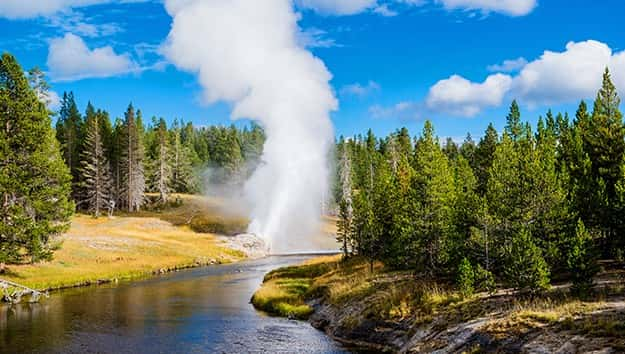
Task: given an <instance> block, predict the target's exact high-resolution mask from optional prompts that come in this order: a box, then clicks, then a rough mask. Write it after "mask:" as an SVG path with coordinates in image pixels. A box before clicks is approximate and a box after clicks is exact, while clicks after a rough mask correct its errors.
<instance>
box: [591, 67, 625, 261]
mask: <svg viewBox="0 0 625 354" xmlns="http://www.w3.org/2000/svg"><path fill="white" fill-rule="evenodd" d="M619 104H620V99H619V96H618V94H617V92H616V88H615V87H614V84H613V83H612V80H611V77H610V72H609V71H608V70H607V69H606V71H605V73H604V74H603V84H602V87H601V89H600V90H599V92H598V93H597V98H596V99H595V103H594V107H593V112H592V116H591V120H590V124H589V129H588V130H587V131H586V132H585V134H584V135H583V137H584V143H585V149H586V151H587V153H588V156H589V157H590V160H591V161H592V174H593V178H594V180H595V183H596V187H595V188H596V189H598V190H601V189H604V192H605V197H604V198H603V202H602V205H600V206H599V208H598V209H597V211H598V212H599V213H600V214H599V215H598V219H600V220H601V224H600V225H598V226H599V227H600V228H601V231H602V233H603V236H604V240H605V242H606V245H605V246H606V247H603V249H604V250H609V249H611V248H614V247H610V246H616V245H617V244H618V243H619V239H625V236H624V234H625V230H618V228H619V227H618V222H617V221H618V220H619V219H620V218H621V215H619V213H620V211H619V208H618V197H617V191H616V185H617V183H618V181H619V179H620V176H621V164H622V161H623V155H624V154H625V128H624V127H623V116H622V113H621V112H620V110H619ZM606 255H607V254H606Z"/></svg>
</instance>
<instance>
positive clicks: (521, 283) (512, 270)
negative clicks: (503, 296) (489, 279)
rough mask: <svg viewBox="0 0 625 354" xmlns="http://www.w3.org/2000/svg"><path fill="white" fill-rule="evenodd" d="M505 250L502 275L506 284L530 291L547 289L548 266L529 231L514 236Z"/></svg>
mask: <svg viewBox="0 0 625 354" xmlns="http://www.w3.org/2000/svg"><path fill="white" fill-rule="evenodd" d="M505 248H506V249H505V251H506V255H505V256H506V264H505V266H504V275H505V277H506V281H507V283H508V284H510V285H511V286H513V287H515V288H517V289H527V290H530V291H538V290H543V289H546V288H548V286H549V266H548V265H547V262H545V259H544V258H543V256H542V251H541V250H540V248H539V247H538V246H537V245H536V242H535V241H534V239H533V237H532V234H531V233H530V232H529V230H527V229H523V230H521V231H520V232H519V233H517V234H516V235H514V237H512V239H511V240H510V244H509V245H508V246H507V247H505Z"/></svg>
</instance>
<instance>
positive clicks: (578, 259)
mask: <svg viewBox="0 0 625 354" xmlns="http://www.w3.org/2000/svg"><path fill="white" fill-rule="evenodd" d="M567 265H568V268H569V271H570V272H571V280H572V281H573V286H572V287H571V292H572V293H573V294H574V295H577V296H580V297H585V296H588V294H589V293H590V290H591V289H592V287H593V285H594V276H595V274H597V272H598V271H599V267H598V265H597V257H596V253H595V250H594V246H593V238H592V235H591V234H590V233H589V232H588V231H587V230H586V227H585V226H584V223H583V222H582V221H581V220H578V221H577V227H576V228H575V234H574V235H573V237H571V240H570V245H569V249H568V254H567Z"/></svg>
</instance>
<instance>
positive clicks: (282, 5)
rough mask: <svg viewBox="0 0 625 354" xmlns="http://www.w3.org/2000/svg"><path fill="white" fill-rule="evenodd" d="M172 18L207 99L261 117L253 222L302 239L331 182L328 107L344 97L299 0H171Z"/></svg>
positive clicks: (169, 48)
mask: <svg viewBox="0 0 625 354" xmlns="http://www.w3.org/2000/svg"><path fill="white" fill-rule="evenodd" d="M165 4H166V8H167V11H168V12H169V14H170V15H171V16H172V17H173V24H172V29H171V32H170V33H169V37H168V40H167V43H166V44H165V45H164V48H163V51H164V53H165V55H166V56H167V57H168V58H169V60H170V61H172V62H173V63H174V64H175V65H176V66H178V67H179V68H181V69H183V70H187V71H190V72H194V73H197V75H198V77H199V81H200V83H201V85H202V86H203V88H204V98H205V99H206V100H207V101H208V102H216V101H228V102H232V104H233V111H232V118H233V119H238V118H251V119H254V120H257V121H259V122H260V123H261V124H262V126H263V128H264V129H265V132H266V134H267V141H266V143H265V147H264V154H263V157H262V160H263V162H262V164H261V166H260V167H259V168H258V169H257V170H256V172H255V173H254V175H253V176H252V177H251V178H250V180H249V181H247V183H246V186H245V196H246V198H247V199H248V201H249V203H250V204H251V219H252V223H251V225H250V232H253V233H256V234H257V235H260V236H262V237H264V238H265V239H266V240H267V241H268V242H269V243H270V245H271V247H272V250H273V251H285V250H294V249H300V250H301V249H303V248H305V247H306V244H305V238H306V237H307V236H310V235H311V234H312V233H313V232H315V231H316V228H317V227H318V222H319V216H320V210H321V203H322V197H323V195H324V192H325V191H327V189H328V182H327V181H328V163H327V152H328V150H329V148H330V146H331V144H332V141H333V139H332V136H333V131H332V125H331V123H330V119H329V112H330V111H332V110H334V109H336V106H337V102H336V99H335V97H334V93H333V91H332V89H331V88H330V85H329V81H330V79H331V74H330V73H329V72H328V70H327V69H326V67H325V65H324V63H323V62H322V61H321V60H319V59H318V58H316V57H314V56H313V55H312V54H311V53H310V52H308V51H307V50H306V49H305V48H303V47H301V45H300V44H298V37H299V33H300V29H299V27H298V24H297V21H298V14H296V13H295V11H294V9H293V3H292V2H291V0H262V1H259V0H166V2H165Z"/></svg>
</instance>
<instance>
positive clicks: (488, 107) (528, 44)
mask: <svg viewBox="0 0 625 354" xmlns="http://www.w3.org/2000/svg"><path fill="white" fill-rule="evenodd" d="M170 1H177V0H170ZM5 2H6V3H5ZM293 6H294V7H295V9H296V11H298V12H299V13H300V17H301V18H300V21H299V26H300V28H301V31H302V33H301V34H300V42H301V43H302V45H305V46H307V48H308V49H309V50H310V51H312V52H313V53H314V55H315V56H317V57H319V58H320V59H321V60H322V61H323V62H324V63H325V65H326V66H327V68H328V70H329V71H330V72H331V73H332V75H333V79H332V81H331V85H332V87H333V88H334V90H335V93H336V95H337V98H338V99H339V109H338V110H337V111H336V112H334V113H333V114H332V120H333V123H334V126H335V131H336V133H337V135H339V134H343V135H352V134H356V133H361V132H364V131H365V130H366V129H368V128H369V127H371V128H373V129H374V131H375V132H376V133H378V134H386V133H388V132H390V131H393V130H395V129H397V128H399V127H401V126H407V127H408V128H409V129H410V130H411V131H412V132H413V133H414V134H416V133H417V132H418V131H419V130H420V129H421V126H422V124H423V120H424V119H426V118H427V119H431V120H432V121H433V122H434V125H435V127H436V129H437V133H438V134H439V135H440V136H451V137H453V138H454V139H457V140H460V139H462V137H464V136H465V135H466V133H467V132H470V133H471V134H472V135H473V136H475V137H479V136H481V135H482V132H483V130H484V129H485V128H486V126H487V124H488V123H489V122H493V123H494V124H495V126H496V127H497V128H498V129H500V128H501V127H503V125H504V120H505V114H506V111H507V107H508V106H509V104H510V102H511V100H512V99H513V98H517V99H518V100H519V102H520V104H521V108H522V111H523V117H524V118H525V119H527V120H530V121H532V122H535V121H536V118H537V117H538V115H539V114H544V112H545V111H546V110H547V109H548V108H553V109H554V110H555V111H568V112H569V113H570V114H571V115H572V114H574V110H575V108H576V105H577V103H578V102H579V100H580V99H582V98H592V97H593V96H594V92H595V91H596V89H597V88H598V85H599V82H600V78H601V72H602V70H603V68H604V67H605V66H609V67H610V69H611V70H612V72H613V75H614V81H615V82H616V84H617V88H620V89H621V90H622V91H624V92H625V53H623V52H622V51H623V50H624V49H625V43H623V42H624V41H625V27H624V26H622V22H621V20H622V15H623V14H625V2H623V1H619V0H602V1H581V0H569V1H564V0H549V1H548V0H542V1H535V0H518V1H515V0H377V1H376V0H341V1H330V0H295V4H294V5H293ZM346 6H347V7H346ZM171 24H172V19H171V17H170V15H169V14H168V12H167V11H166V9H165V7H164V4H163V3H162V2H161V1H137V0H131V1H129V0H125V1H121V0H52V1H50V3H49V4H47V5H42V4H41V2H40V1H35V0H20V1H17V0H6V1H4V0H3V2H2V3H0V51H8V52H11V53H12V54H14V55H15V56H16V57H17V58H18V60H19V61H20V62H21V63H22V65H23V66H24V67H25V68H30V67H33V66H39V67H41V68H42V69H43V70H44V71H46V72H47V73H48V75H49V79H50V81H51V83H52V88H53V90H54V92H56V93H58V94H59V95H60V94H62V92H63V91H74V92H75V95H76V97H77V100H78V103H79V105H80V107H81V109H84V106H85V105H86V103H87V101H88V100H90V101H91V102H92V103H94V105H96V106H97V107H100V108H104V109H106V110H108V111H109V112H110V113H111V116H113V117H116V116H121V115H122V114H123V111H124V110H125V108H126V106H127V105H128V103H129V102H130V101H132V102H133V104H134V105H135V106H137V107H139V108H141V109H142V111H143V112H144V115H145V116H147V117H151V116H153V115H156V116H163V117H165V118H166V119H167V120H169V121H171V120H173V118H183V119H184V120H185V121H192V122H193V123H194V124H197V125H209V124H229V123H230V120H229V114H230V106H229V104H228V103H216V104H212V105H207V104H205V103H203V102H202V99H201V97H202V87H201V86H200V84H199V83H198V80H197V78H196V77H195V75H194V74H193V73H187V72H184V71H181V70H180V69H178V68H177V67H176V66H175V65H173V64H171V63H169V62H168V60H167V59H166V57H165V56H163V55H161V54H160V51H159V47H160V45H161V44H162V43H163V42H164V41H165V40H166V38H167V35H168V33H169V31H170V29H171ZM216 50H217V49H216ZM72 60H75V62H72ZM505 61H507V62H505ZM504 62H505V63H504ZM504 64H505V65H504Z"/></svg>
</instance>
